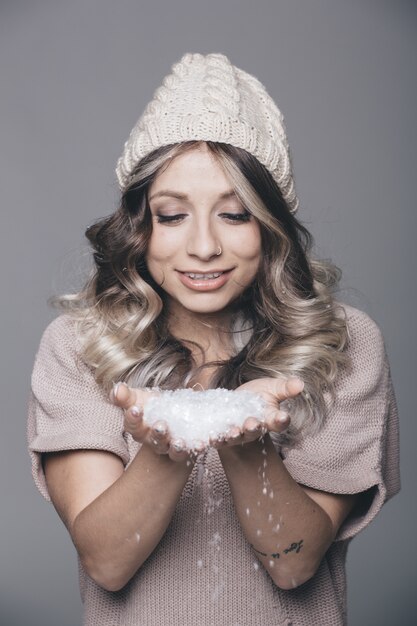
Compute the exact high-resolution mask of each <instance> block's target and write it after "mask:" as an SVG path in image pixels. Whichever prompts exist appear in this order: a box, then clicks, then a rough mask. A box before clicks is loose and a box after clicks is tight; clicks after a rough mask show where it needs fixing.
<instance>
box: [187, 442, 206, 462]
mask: <svg viewBox="0 0 417 626" xmlns="http://www.w3.org/2000/svg"><path fill="white" fill-rule="evenodd" d="M206 449H207V445H206V444H205V443H204V442H203V441H194V442H193V448H192V450H191V451H190V456H191V457H192V458H195V459H196V458H197V457H198V456H200V454H203V452H205V451H206Z"/></svg>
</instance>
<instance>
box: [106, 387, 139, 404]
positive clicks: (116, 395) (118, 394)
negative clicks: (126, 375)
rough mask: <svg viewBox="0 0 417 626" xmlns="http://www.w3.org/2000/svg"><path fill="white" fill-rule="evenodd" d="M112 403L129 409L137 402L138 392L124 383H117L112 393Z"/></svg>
mask: <svg viewBox="0 0 417 626" xmlns="http://www.w3.org/2000/svg"><path fill="white" fill-rule="evenodd" d="M110 402H113V404H115V405H116V406H120V408H122V409H128V408H129V407H130V406H132V404H135V402H136V392H135V391H134V390H133V389H131V388H130V387H129V386H128V385H127V384H126V383H125V382H123V381H122V382H119V383H116V384H115V385H114V386H113V389H112V390H111V392H110Z"/></svg>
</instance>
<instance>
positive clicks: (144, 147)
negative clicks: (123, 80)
mask: <svg viewBox="0 0 417 626" xmlns="http://www.w3.org/2000/svg"><path fill="white" fill-rule="evenodd" d="M191 140H201V141H216V142H222V143H227V144H231V145H232V146H236V147H238V148H243V149H244V150H246V151H247V152H249V153H251V154H252V155H253V156H255V157H256V158H257V159H258V160H259V161H260V162H261V163H262V164H263V165H264V166H265V167H266V168H267V169H268V170H269V171H270V173H271V174H272V176H273V178H274V180H275V181H276V182H277V183H278V186H279V188H280V190H281V193H282V195H283V197H284V199H285V201H286V202H287V205H288V207H289V209H290V210H291V212H295V211H296V210H297V207H298V198H297V196H296V194H295V189H294V179H293V173H292V166H291V157H290V150H289V145H288V140H287V137H286V132H285V127H284V118H283V115H282V113H281V111H280V110H279V109H278V108H277V106H276V104H275V103H274V101H273V100H272V98H271V97H270V96H269V94H268V93H267V91H266V89H265V87H264V86H263V85H262V83H261V82H260V81H259V80H258V79H257V78H255V77H254V76H252V75H250V74H247V73H246V72H244V71H243V70H241V69H239V68H237V67H235V66H234V65H232V64H231V62H230V61H229V59H228V58H227V57H226V56H225V55H224V54H217V53H213V54H207V55H202V54H199V53H196V54H193V53H187V54H185V55H184V56H183V57H182V59H181V60H180V61H179V62H178V63H175V64H174V65H173V66H172V73H171V74H169V75H168V76H166V77H165V78H164V80H163V82H162V85H161V86H160V87H159V88H158V89H157V90H156V91H155V93H154V96H153V99H152V100H151V102H149V104H148V105H147V106H146V108H145V110H144V112H143V114H142V115H141V117H140V118H139V120H138V122H137V123H136V125H135V126H134V128H133V129H132V131H131V133H130V136H129V139H128V140H127V141H126V143H125V145H124V150H123V154H122V156H121V157H120V159H119V160H118V162H117V168H116V174H117V178H118V181H119V185H120V188H121V190H122V191H123V190H124V189H125V188H126V187H127V185H128V184H129V180H130V177H131V175H132V173H133V171H134V170H135V168H136V166H137V164H138V163H139V161H140V160H141V159H142V158H143V157H144V156H146V155H147V154H149V153H150V152H152V150H155V148H159V147H161V146H166V145H169V144H174V143H179V142H183V141H191Z"/></svg>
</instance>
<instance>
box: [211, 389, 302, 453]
mask: <svg viewBox="0 0 417 626" xmlns="http://www.w3.org/2000/svg"><path fill="white" fill-rule="evenodd" d="M303 388H304V383H303V381H302V380H301V379H300V378H257V379H255V380H250V381H248V382H247V383H244V384H243V385H241V386H240V387H238V388H237V389H235V391H250V392H252V393H256V394H258V395H260V396H262V397H263V399H264V400H265V402H266V411H265V415H264V418H263V419H262V420H260V419H259V418H256V417H248V418H247V419H246V420H245V421H244V423H243V426H242V428H239V427H238V426H234V427H233V428H231V429H230V430H229V431H228V432H227V433H226V434H225V436H224V437H223V438H221V439H217V440H216V441H212V442H211V443H212V445H213V446H214V447H216V448H221V447H223V446H233V445H237V444H243V443H249V442H251V441H254V440H255V439H259V437H261V436H262V435H264V434H265V433H267V432H274V433H280V432H283V431H284V430H285V429H286V428H288V425H289V423H290V416H289V415H288V413H287V412H286V411H285V410H282V409H281V408H280V403H281V402H284V401H285V400H288V399H289V398H294V397H295V396H297V395H298V394H299V393H301V391H302V390H303Z"/></svg>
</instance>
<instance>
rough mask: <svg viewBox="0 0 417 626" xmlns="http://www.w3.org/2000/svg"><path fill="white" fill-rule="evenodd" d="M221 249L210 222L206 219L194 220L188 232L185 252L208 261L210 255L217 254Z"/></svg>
mask: <svg viewBox="0 0 417 626" xmlns="http://www.w3.org/2000/svg"><path fill="white" fill-rule="evenodd" d="M221 249H222V248H221V245H220V241H219V238H218V237H217V236H216V233H215V230H214V228H213V227H212V226H211V225H210V223H209V222H208V221H206V220H198V221H196V223H195V224H194V227H193V228H191V229H190V232H189V236H188V241H187V248H186V251H187V254H189V255H190V256H195V257H198V258H199V259H201V260H203V261H209V260H210V259H211V258H212V257H214V256H218V254H219V250H221Z"/></svg>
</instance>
